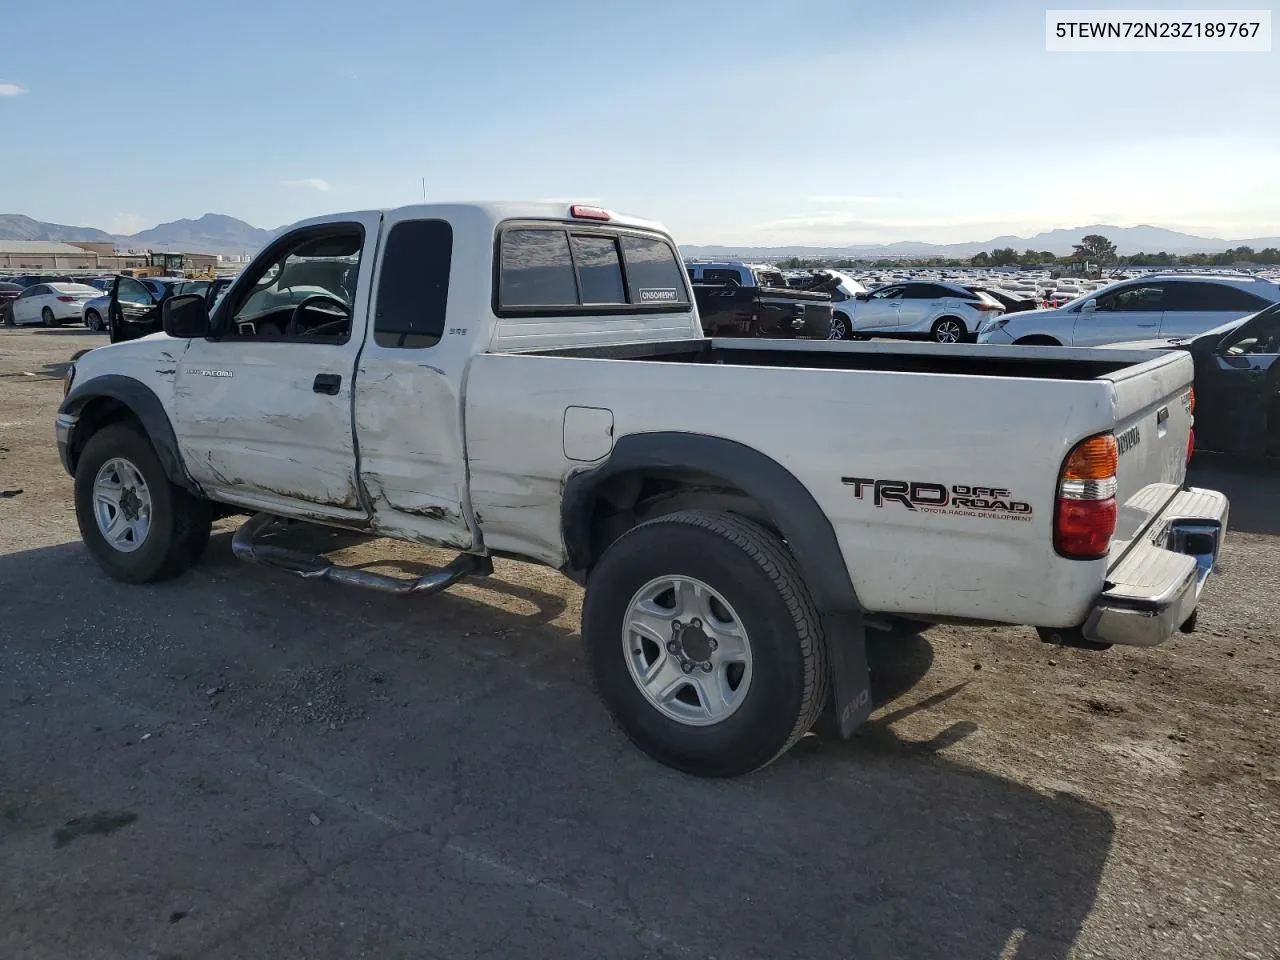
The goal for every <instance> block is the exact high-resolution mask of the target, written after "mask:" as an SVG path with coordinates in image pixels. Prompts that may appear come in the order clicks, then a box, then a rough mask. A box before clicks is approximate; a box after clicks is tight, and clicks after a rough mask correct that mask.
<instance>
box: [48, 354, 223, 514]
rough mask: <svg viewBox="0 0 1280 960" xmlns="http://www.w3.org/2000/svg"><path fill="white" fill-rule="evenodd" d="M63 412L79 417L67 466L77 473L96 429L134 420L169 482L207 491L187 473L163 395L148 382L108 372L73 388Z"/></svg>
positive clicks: (195, 491) (191, 490) (198, 492)
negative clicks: (153, 449)
mask: <svg viewBox="0 0 1280 960" xmlns="http://www.w3.org/2000/svg"><path fill="white" fill-rule="evenodd" d="M58 412H59V413H67V414H73V415H75V416H76V417H77V418H78V419H77V420H76V425H75V428H74V429H73V430H72V433H71V437H70V443H69V445H68V449H67V469H68V470H69V471H70V472H71V474H72V476H74V475H75V470H76V462H77V461H78V459H79V457H80V454H81V453H82V452H83V451H84V448H85V445H86V444H87V443H88V442H89V440H90V439H91V438H92V437H93V435H94V434H95V433H97V432H98V431H99V430H101V429H103V428H104V427H106V426H109V425H110V424H113V423H118V422H120V421H122V420H133V421H134V422H136V423H137V424H138V426H139V429H141V431H142V432H143V433H145V434H146V436H147V438H148V439H149V440H150V441H151V445H152V446H153V447H154V448H155V452H156V457H157V458H158V459H159V461H160V465H161V466H162V467H163V468H164V472H165V476H166V477H168V479H169V482H170V483H173V484H176V485H177V486H179V487H181V488H182V489H184V490H186V491H187V492H188V493H191V494H193V495H195V496H203V492H202V491H201V490H200V487H199V486H198V485H197V484H196V482H195V481H194V480H192V479H191V477H190V476H189V475H188V474H187V470H186V467H185V466H184V464H183V461H182V454H181V452H180V451H179V449H178V437H177V434H176V433H175V432H174V429H173V424H172V423H171V422H170V420H169V414H168V412H167V411H166V410H165V408H164V404H163V403H161V402H160V398H159V397H157V396H156V394H155V392H154V391H153V390H152V389H151V388H150V387H148V386H147V385H146V384H144V383H142V382H141V381H139V380H135V379H133V378H132V377H126V376H122V375H120V374H107V375H105V376H101V377H95V378H93V379H92V380H86V381H85V382H84V383H82V384H78V385H76V386H75V387H73V388H72V390H71V392H70V393H69V394H68V395H67V398H66V399H65V400H63V401H62V406H61V407H60V408H59V409H58Z"/></svg>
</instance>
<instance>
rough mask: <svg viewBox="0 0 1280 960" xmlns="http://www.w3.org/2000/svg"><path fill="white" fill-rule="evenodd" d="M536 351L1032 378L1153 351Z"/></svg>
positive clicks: (1091, 372)
mask: <svg viewBox="0 0 1280 960" xmlns="http://www.w3.org/2000/svg"><path fill="white" fill-rule="evenodd" d="M535 352H536V353H537V354H538V355H539V356H559V357H580V358H594V359H597V360H647V361H650V362H659V363H693V364H716V365H730V366H753V367H797V368H801V369H810V370H867V371H878V372H882V373H940V374H954V375H960V376H979V377H1021V378H1028V379H1033V380H1096V379H1098V378H1100V377H1106V376H1108V375H1110V374H1114V373H1118V372H1119V371H1121V370H1124V369H1125V368H1126V367H1133V366H1136V365H1138V364H1141V363H1145V362H1148V361H1150V360H1152V359H1153V354H1152V353H1151V351H1149V350H1108V351H1106V352H1105V355H1102V354H1103V352H1102V351H1099V350H1093V349H1089V348H1064V347H1027V346H1018V347H1015V346H1000V345H977V344H931V343H911V342H902V341H897V342H852V343H841V342H823V343H821V344H815V343H813V342H804V341H779V340H734V339H724V338H708V339H705V340H668V341H656V342H643V343H620V344H610V345H593V346H583V347H567V348H562V349H557V350H543V351H535Z"/></svg>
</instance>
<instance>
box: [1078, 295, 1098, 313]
mask: <svg viewBox="0 0 1280 960" xmlns="http://www.w3.org/2000/svg"><path fill="white" fill-rule="evenodd" d="M1097 309H1098V301H1097V299H1096V298H1095V297H1090V298H1089V299H1088V300H1086V301H1085V302H1084V303H1082V304H1080V312H1081V313H1093V311H1095V310H1097Z"/></svg>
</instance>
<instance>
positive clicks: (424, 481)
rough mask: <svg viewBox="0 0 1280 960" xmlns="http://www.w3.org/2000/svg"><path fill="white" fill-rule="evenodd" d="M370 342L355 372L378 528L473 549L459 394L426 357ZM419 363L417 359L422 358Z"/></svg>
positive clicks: (367, 486)
mask: <svg viewBox="0 0 1280 960" xmlns="http://www.w3.org/2000/svg"><path fill="white" fill-rule="evenodd" d="M403 356H404V354H403V351H400V352H395V353H393V352H392V351H383V350H378V349H376V348H373V347H371V348H370V349H369V350H368V351H367V352H366V354H365V355H364V357H363V358H362V360H361V364H360V371H359V374H358V376H357V377H356V404H355V408H356V413H355V416H356V436H357V438H358V439H359V444H360V480H361V483H362V484H363V485H364V490H365V493H366V495H367V497H368V502H369V505H370V506H371V507H372V509H373V519H372V523H373V528H374V529H375V530H376V531H377V532H379V533H381V534H383V535H384V536H388V537H395V538H397V539H403V540H413V541H418V542H422V543H433V544H441V545H443V546H448V547H452V548H455V549H458V550H469V549H472V548H474V547H475V546H476V544H477V542H478V538H477V536H476V532H475V529H474V526H473V524H472V523H471V521H470V519H469V517H468V512H469V504H468V502H467V479H466V470H465V464H466V459H465V454H464V452H463V443H462V424H461V417H460V413H459V404H458V398H457V395H456V393H455V388H454V386H453V384H452V382H451V379H450V378H449V377H448V376H447V375H445V374H444V373H443V372H442V371H440V370H438V369H436V368H434V367H432V366H428V365H427V364H426V362H425V357H421V356H420V355H414V354H410V356H409V358H408V359H402V357H403ZM420 360H421V361H422V362H419V361H420Z"/></svg>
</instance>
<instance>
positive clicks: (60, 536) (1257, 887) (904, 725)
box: [0, 330, 1280, 960]
mask: <svg viewBox="0 0 1280 960" xmlns="http://www.w3.org/2000/svg"><path fill="white" fill-rule="evenodd" d="M100 342H101V338H100V337H96V336H92V335H86V334H84V333H83V332H79V331H72V330H55V331H44V330H36V331H30V330H18V331H12V330H0V957H4V958H6V960H19V958H37V957H38V958H45V957H49V958H59V960H64V958H78V957H85V958H89V957H92V958H114V957H121V958H124V957H129V958H137V957H153V958H161V957H164V958H179V957H181V958H187V960H190V958H195V957H229V958H256V957H262V958H271V960H281V958H289V957H308V958H326V957H360V956H367V957H439V958H451V960H452V958H472V957H504V958H505V957H526V956H528V957H556V958H569V957H584V958H599V957H610V958H625V957H656V956H664V957H665V956H672V957H719V958H731V957H762V958H780V957H815V958H817V957H821V958H829V957H850V958H853V957H859V958H860V957H937V958H948V960H954V958H961V960H965V958H974V960H977V958H1012V957H1019V958H1066V957H1107V958H1116V960H1131V958H1143V957H1178V958H1188V957H1215V958H1216V957H1240V958H1258V960H1260V958H1271V957H1277V956H1280V895H1278V892H1280V862H1278V861H1280V857H1278V854H1277V851H1278V850H1280V762H1278V760H1277V747H1276V744H1277V734H1278V733H1280V718H1278V717H1277V711H1280V704H1278V703H1277V691H1278V690H1280V662H1278V659H1277V654H1276V647H1275V635H1276V631H1277V624H1278V623H1280V616H1278V615H1277V606H1278V598H1277V587H1278V586H1280V539H1278V538H1280V507H1277V493H1280V477H1278V476H1277V471H1276V470H1275V468H1274V466H1256V465H1255V466H1249V465H1245V464H1239V463H1228V462H1213V461H1205V462H1202V463H1197V465H1196V467H1195V471H1194V472H1195V478H1194V479H1195V481H1196V482H1198V483H1200V484H1202V485H1205V486H1213V487H1217V488H1218V489H1222V490H1224V491H1226V492H1227V493H1228V494H1229V495H1230V496H1231V497H1232V523H1233V532H1232V534H1231V536H1230V537H1229V539H1228V541H1227V544H1226V548H1225V553H1224V558H1223V564H1222V573H1221V575H1220V576H1218V577H1215V578H1213V579H1212V580H1211V581H1210V585H1209V587H1208V589H1207V592H1206V595H1205V598H1204V601H1203V604H1202V608H1201V617H1200V629H1199V631H1198V632H1197V633H1196V634H1194V635H1191V636H1183V637H1178V638H1176V639H1175V640H1173V641H1171V642H1170V643H1169V644H1167V645H1165V646H1164V647H1163V648H1159V649H1156V650H1149V651H1141V650H1122V649H1113V650H1111V651H1108V652H1106V653H1101V654H1095V653H1085V652H1078V651H1070V650H1057V649H1053V648H1049V647H1045V646H1043V645H1041V644H1040V643H1039V642H1038V641H1037V640H1036V638H1035V635H1034V632H1033V631H1030V630H1027V629H1012V628H1008V629H969V628H966V629H961V628H938V629H935V630H931V631H929V632H928V633H926V634H925V635H923V636H922V637H918V638H912V639H908V640H906V641H902V642H899V643H896V644H894V645H891V646H889V645H886V646H882V647H877V649H876V650H875V651H874V661H873V662H874V666H875V685H876V694H877V700H878V702H879V703H880V707H879V709H878V710H877V712H876V714H875V716H874V717H873V720H872V722H871V723H870V724H868V725H867V726H866V727H865V728H864V729H863V730H862V731H861V732H860V733H859V735H858V736H857V737H856V738H855V739H854V740H852V741H850V742H848V743H843V742H839V741H832V740H827V739H824V738H822V737H820V736H811V737H809V738H806V740H804V741H802V743H801V744H800V745H799V746H798V747H797V748H796V749H795V750H794V751H793V752H792V753H791V754H790V755H789V756H788V757H786V758H784V759H783V760H782V761H780V762H779V763H777V764H775V765H773V766H772V767H770V768H769V769H767V770H765V771H763V772H761V773H759V774H755V775H753V776H750V777H745V778H741V779H738V780H735V781H731V782H704V781H699V780H695V779H691V778H688V777H684V776H681V775H678V774H675V773H673V772H671V771H669V770H666V769H664V768H662V767H659V766H656V765H654V764H653V763H651V762H649V761H647V760H646V759H644V758H643V757H642V756H640V755H639V754H638V753H637V752H636V751H635V750H633V749H632V748H631V747H630V746H629V745H628V744H626V743H625V742H624V741H623V739H622V738H621V736H620V735H619V734H618V733H617V732H616V731H615V730H614V729H613V728H612V726H611V724H610V723H609V720H608V718H607V715H606V714H605V712H604V710H603V708H602V707H601V706H600V705H599V704H598V702H597V701H596V699H595V697H594V696H593V694H592V693H591V691H590V689H589V686H588V683H587V678H586V676H585V672H584V669H583V665H582V663H581V661H580V658H579V655H578V637H577V626H578V616H579V613H580V604H581V595H580V592H579V591H578V589H577V588H576V587H574V586H573V585H572V584H570V583H568V582H567V581H565V580H564V579H563V578H561V577H560V576H559V575H557V574H554V573H551V572H548V571H546V570H542V569H539V568H536V567H532V566H527V565H524V564H519V563H513V562H499V563H498V564H497V573H496V576H494V577H492V578H489V579H487V580H484V581H476V582H474V583H471V584H467V585H463V586H460V587H458V588H456V589H454V590H453V591H450V592H449V593H448V594H445V595H442V596H439V597H435V598H431V599H427V600H422V601H418V602H403V601H395V600H389V599H384V598H380V597H376V596H372V595H368V594H365V593H362V592H359V591H352V590H343V589H341V588H337V587H332V586H327V585H323V584H312V583H304V582H301V581H298V580H296V579H293V578H290V577H288V575H286V574H282V573H276V572H273V571H269V570H264V569H261V568H254V567H247V566H243V565H240V564H237V563H235V562H234V561H233V560H232V559H231V556H230V549H229V543H228V541H229V531H230V530H232V529H234V522H231V521H228V522H224V523H222V524H220V525H219V527H218V531H217V533H216V534H215V537H214V539H213V541H212V543H211V546H210V549H209V551H208V554H207V555H206V557H205V559H204V561H203V562H202V563H201V564H200V565H199V566H198V567H197V568H196V569H195V570H193V571H192V572H191V573H189V574H188V575H186V576H184V577H182V578H180V579H178V580H176V581H173V582H171V583H166V584H163V585H159V586H152V587H134V588H127V587H123V586H120V585H118V584H115V583H112V582H111V581H108V580H107V579H106V578H105V577H104V576H103V575H101V574H100V573H99V571H98V570H97V568H96V567H95V566H94V565H93V564H92V562H91V561H90V560H89V558H88V556H87V555H86V553H85V551H84V550H83V548H82V547H81V545H80V543H79V540H78V535H77V531H76V526H75V520H74V517H73V515H72V512H71V507H70V492H71V483H70V480H69V479H68V478H67V477H66V476H65V475H64V474H63V473H62V472H61V469H60V468H59V466H58V464H57V457H56V451H55V449H54V445H53V439H52V417H53V412H54V410H55V408H56V406H57V402H58V399H59V397H60V385H59V382H58V379H57V378H58V376H59V374H60V368H61V363H62V362H63V361H65V360H66V359H67V358H68V357H69V356H70V355H71V354H72V353H74V352H75V351H77V350H80V349H84V348H86V347H89V346H93V345H95V344H98V343H100ZM15 491H20V492H15ZM314 538H318V539H320V540H321V541H324V545H326V546H329V547H332V548H333V549H334V550H336V551H338V555H339V556H340V557H342V558H343V559H345V560H347V561H349V562H363V563H372V562H375V561H378V562H381V563H383V564H384V565H389V566H390V567H391V568H398V569H400V570H403V571H406V572H409V571H419V570H421V569H424V568H425V567H431V566H438V565H439V564H440V563H442V562H443V560H444V555H442V554H439V553H436V552H433V551H421V550H411V549H409V548H407V547H404V546H402V545H399V544H387V543H385V542H381V541H375V542H372V543H359V542H357V543H355V544H353V543H352V541H351V539H350V538H345V539H344V538H342V537H337V536H334V537H330V536H329V535H328V534H327V533H321V534H315V535H314Z"/></svg>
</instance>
